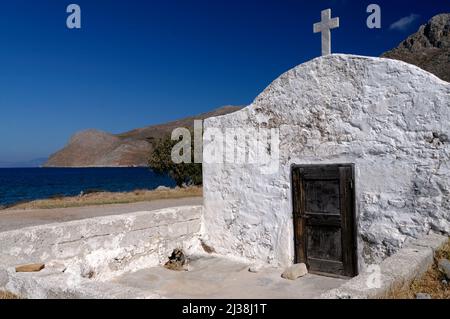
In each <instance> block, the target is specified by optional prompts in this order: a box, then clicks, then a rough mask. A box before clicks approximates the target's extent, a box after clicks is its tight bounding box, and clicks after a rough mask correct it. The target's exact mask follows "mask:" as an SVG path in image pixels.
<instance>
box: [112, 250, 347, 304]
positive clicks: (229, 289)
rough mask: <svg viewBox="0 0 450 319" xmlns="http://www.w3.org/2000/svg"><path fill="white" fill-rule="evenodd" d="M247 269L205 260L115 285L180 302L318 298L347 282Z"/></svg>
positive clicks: (142, 274)
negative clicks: (181, 269) (254, 271)
mask: <svg viewBox="0 0 450 319" xmlns="http://www.w3.org/2000/svg"><path fill="white" fill-rule="evenodd" d="M248 267H249V265H248V264H244V263H240V262H237V261H234V260H230V259H225V258H221V257H202V258H199V259H197V260H194V261H191V262H190V264H189V271H184V272H179V271H172V270H167V269H165V268H163V267H154V268H149V269H143V270H140V271H137V272H134V273H128V274H125V275H123V276H121V277H118V278H116V279H114V280H113V281H112V282H113V283H115V284H119V285H122V286H124V287H126V288H136V289H138V290H139V291H148V292H151V293H154V294H156V295H159V296H161V297H162V298H177V299H178V298H183V299H185V298H187V299H204V298H206V299H246V298H252V299H281V298H282V299H306V298H316V297H318V296H320V294H321V293H324V292H326V291H328V290H330V289H334V288H337V287H339V286H341V285H342V284H344V283H345V282H346V280H345V279H340V278H331V277H323V276H318V275H313V274H308V275H306V276H305V277H302V278H299V279H297V280H295V281H291V280H286V279H283V278H281V273H282V272H283V269H275V268H266V269H263V270H261V271H260V272H258V273H251V272H249V271H248Z"/></svg>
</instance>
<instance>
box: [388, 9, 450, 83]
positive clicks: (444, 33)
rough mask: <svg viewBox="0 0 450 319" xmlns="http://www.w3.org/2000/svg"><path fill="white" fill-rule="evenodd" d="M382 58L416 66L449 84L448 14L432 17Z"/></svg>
mask: <svg viewBox="0 0 450 319" xmlns="http://www.w3.org/2000/svg"><path fill="white" fill-rule="evenodd" d="M382 57H385V58H391V59H396V60H401V61H405V62H407V63H410V64H414V65H417V66H418V67H420V68H422V69H424V70H426V71H428V72H431V73H433V74H435V75H436V76H438V77H440V78H441V79H443V80H445V81H448V82H450V13H444V14H440V15H437V16H435V17H433V18H432V19H431V20H430V21H429V22H428V23H427V24H425V25H423V26H421V27H420V28H419V31H417V32H416V33H415V34H413V35H411V36H410V37H408V38H407V39H406V40H405V41H403V42H402V43H401V44H400V45H399V46H398V47H397V48H395V49H393V50H391V51H389V52H386V53H384V54H383V55H382Z"/></svg>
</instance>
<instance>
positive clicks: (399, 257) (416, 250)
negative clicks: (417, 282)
mask: <svg viewBox="0 0 450 319" xmlns="http://www.w3.org/2000/svg"><path fill="white" fill-rule="evenodd" d="M448 240H449V237H448V236H441V235H436V234H430V235H427V236H425V237H422V238H420V239H415V240H408V241H407V243H406V244H405V246H404V247H403V248H402V249H400V250H399V251H398V252H397V253H396V254H394V255H392V256H391V257H389V258H386V259H385V260H384V261H383V262H381V264H379V265H373V266H372V267H369V268H368V269H366V270H365V271H363V272H362V273H361V274H360V275H358V276H356V277H354V278H352V279H351V280H349V281H347V282H346V283H345V284H343V285H342V286H341V287H339V288H337V289H333V290H330V291H328V292H326V293H324V294H322V295H321V296H320V297H319V298H320V299H378V298H384V297H385V296H387V295H388V294H389V292H390V291H392V290H394V289H396V288H403V287H406V286H407V285H409V284H410V283H411V282H412V281H413V280H414V279H416V278H420V277H421V276H422V275H423V274H424V273H425V272H426V271H427V270H428V269H429V268H430V267H431V265H432V264H433V261H434V254H435V252H436V251H437V250H439V249H441V248H442V247H443V246H444V245H445V244H446V243H447V242H448Z"/></svg>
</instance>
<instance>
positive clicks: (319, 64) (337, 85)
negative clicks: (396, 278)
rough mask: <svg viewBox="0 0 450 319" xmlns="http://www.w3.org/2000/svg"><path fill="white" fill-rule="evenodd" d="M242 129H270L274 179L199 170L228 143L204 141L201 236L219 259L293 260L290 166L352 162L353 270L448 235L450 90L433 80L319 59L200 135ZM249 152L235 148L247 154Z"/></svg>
mask: <svg viewBox="0 0 450 319" xmlns="http://www.w3.org/2000/svg"><path fill="white" fill-rule="evenodd" d="M249 127H251V128H264V129H270V128H278V129H279V130H280V145H279V147H280V159H279V162H278V163H277V164H279V170H278V172H276V173H274V174H264V173H262V172H261V169H260V167H259V166H258V165H251V164H246V165H241V164H233V163H227V162H226V161H225V160H224V163H208V157H211V155H210V154H211V148H214V147H217V146H218V145H221V146H223V147H224V149H226V147H227V146H230V145H232V143H233V139H232V138H229V139H225V142H224V144H222V143H221V142H219V140H216V141H215V142H214V137H212V136H210V137H209V138H206V139H205V141H204V146H205V150H204V157H205V158H204V166H203V169H204V205H205V208H204V209H205V212H204V229H203V233H204V234H205V239H206V240H207V241H208V243H209V244H210V245H212V246H214V248H215V249H216V250H217V251H218V252H220V253H224V254H232V255H239V256H243V257H246V258H250V259H257V260H262V261H264V262H268V263H272V264H277V265H288V264H291V263H292V262H293V259H294V241H293V238H294V235H293V216H292V199H291V165H293V164H337V163H354V164H355V167H356V168H355V169H356V180H355V183H356V200H357V227H358V236H359V238H358V249H359V256H360V268H364V264H365V263H372V262H379V261H381V260H382V259H384V258H385V257H386V256H389V255H390V254H392V253H393V252H395V251H396V250H398V249H399V248H400V247H401V246H402V244H403V243H404V241H405V240H406V239H407V238H408V237H418V236H420V235H423V234H426V233H429V232H437V233H446V234H448V233H450V216H449V215H450V194H449V192H450V163H449V154H450V144H449V143H450V142H449V136H450V84H449V83H447V82H444V81H441V80H439V79H438V78H437V77H435V76H433V75H432V74H430V73H427V72H426V71H423V70H421V69H419V68H417V67H415V66H412V65H409V64H406V63H403V62H399V61H394V60H388V59H380V58H368V57H359V56H349V55H331V56H326V57H321V58H317V59H315V60H312V61H310V62H307V63H305V64H302V65H299V66H297V67H296V68H294V69H292V70H290V71H288V72H286V73H285V74H283V75H282V76H281V77H279V78H278V79H277V80H275V81H274V82H273V83H272V84H271V85H270V86H269V87H268V88H267V89H266V90H265V91H264V92H263V93H262V94H261V95H259V96H258V97H257V98H256V100H255V101H254V102H253V104H251V105H250V106H248V107H247V108H245V109H243V110H241V111H238V112H236V113H232V114H229V115H225V116H221V117H216V118H210V119H208V120H206V121H205V130H206V131H208V130H210V129H211V128H218V129H219V130H220V131H222V132H223V131H226V130H227V129H230V128H231V129H233V128H234V129H237V128H244V129H246V128H249ZM213 135H214V134H213ZM251 139H252V137H250V141H251ZM209 140H213V142H210V141H209ZM249 144H250V145H253V144H252V143H249V142H248V140H247V143H240V144H238V151H245V148H246V147H247V151H248V152H249V153H250V154H252V153H254V152H255V150H254V149H252V146H249ZM267 149H269V147H268V148H267ZM277 166H278V165H277Z"/></svg>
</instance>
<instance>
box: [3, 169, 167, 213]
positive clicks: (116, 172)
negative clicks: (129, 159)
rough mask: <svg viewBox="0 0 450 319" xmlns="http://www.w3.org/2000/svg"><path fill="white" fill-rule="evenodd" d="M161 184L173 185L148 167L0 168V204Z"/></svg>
mask: <svg viewBox="0 0 450 319" xmlns="http://www.w3.org/2000/svg"><path fill="white" fill-rule="evenodd" d="M161 185H162V186H168V187H174V186H175V185H176V184H175V182H174V181H173V180H172V179H171V178H170V177H169V176H166V175H158V174H155V173H154V172H152V171H151V170H149V169H148V168H0V206H7V205H11V204H15V203H19V202H24V201H31V200H36V199H45V198H51V197H55V196H74V195H79V194H80V193H81V192H86V191H92V190H95V191H110V192H128V191H133V190H136V189H148V190H152V189H155V188H157V187H158V186H161Z"/></svg>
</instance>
